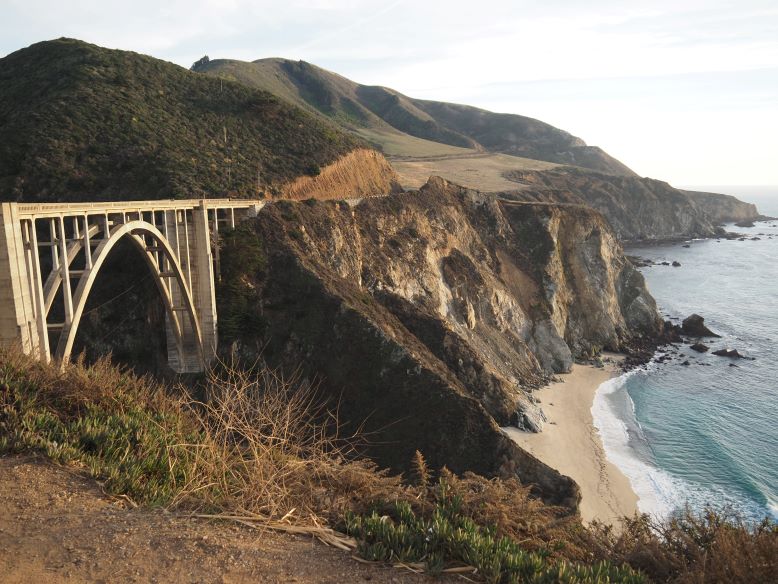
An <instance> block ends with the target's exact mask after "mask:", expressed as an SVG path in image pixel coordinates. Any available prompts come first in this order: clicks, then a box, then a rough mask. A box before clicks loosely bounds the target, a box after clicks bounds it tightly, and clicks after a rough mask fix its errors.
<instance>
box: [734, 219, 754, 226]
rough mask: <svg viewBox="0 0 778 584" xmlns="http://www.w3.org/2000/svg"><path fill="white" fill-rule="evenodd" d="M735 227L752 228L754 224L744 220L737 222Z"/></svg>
mask: <svg viewBox="0 0 778 584" xmlns="http://www.w3.org/2000/svg"><path fill="white" fill-rule="evenodd" d="M735 225H736V226H737V227H753V226H754V222H753V221H751V220H750V219H747V220H744V221H738V222H737V223H735Z"/></svg>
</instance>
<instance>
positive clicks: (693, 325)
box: [681, 314, 721, 338]
mask: <svg viewBox="0 0 778 584" xmlns="http://www.w3.org/2000/svg"><path fill="white" fill-rule="evenodd" d="M704 323H705V319H704V318H703V317H701V316H700V315H699V314H692V315H691V316H688V317H686V318H685V319H683V323H682V325H681V332H683V334H685V335H686V336H689V337H716V338H720V336H721V335H717V334H716V333H714V332H713V331H711V330H710V329H709V328H708V327H706V326H705V324H704Z"/></svg>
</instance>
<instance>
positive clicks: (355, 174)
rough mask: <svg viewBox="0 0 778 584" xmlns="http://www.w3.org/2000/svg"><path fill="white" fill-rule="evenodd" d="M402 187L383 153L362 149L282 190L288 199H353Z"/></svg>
mask: <svg viewBox="0 0 778 584" xmlns="http://www.w3.org/2000/svg"><path fill="white" fill-rule="evenodd" d="M398 190H400V186H399V184H398V182H397V176H396V175H395V173H394V170H392V167H391V166H390V165H389V163H388V162H387V160H386V159H385V158H384V157H383V155H381V154H379V153H378V152H376V151H375V150H369V149H367V148H359V149H357V150H354V151H352V152H349V153H348V154H346V155H345V156H342V157H341V158H339V159H338V160H336V161H335V162H333V163H332V164H329V165H327V166H325V167H324V168H322V169H321V171H320V172H319V174H318V175H316V176H301V177H298V178H297V179H295V180H294V181H292V182H291V183H289V184H287V185H285V186H284V187H283V188H282V189H281V197H283V198H286V199H298V200H300V199H350V198H361V197H372V196H375V195H386V194H389V193H392V192H396V191H398Z"/></svg>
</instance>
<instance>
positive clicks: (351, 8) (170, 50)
mask: <svg viewBox="0 0 778 584" xmlns="http://www.w3.org/2000/svg"><path fill="white" fill-rule="evenodd" d="M61 36H67V37H73V38H78V39H82V40H85V41H89V42H92V43H96V44H99V45H102V46H106V47H111V48H120V49H127V50H134V51H137V52H140V53H145V54H149V55H152V56H154V57H158V58H161V59H165V60H168V61H172V62H174V63H177V64H179V65H182V66H184V67H189V66H190V65H191V64H192V63H193V62H194V61H196V60H197V59H199V58H200V57H201V56H203V55H205V54H207V55H209V56H210V58H212V59H214V58H233V59H243V60H254V59H260V58H264V57H286V58H290V59H304V60H306V61H309V62H311V63H315V64H317V65H319V66H321V67H324V68H326V69H329V70H332V71H335V72H337V73H340V74H341V75H344V76H346V77H348V78H350V79H353V80H354V81H357V82H360V83H364V84H369V85H383V86H387V87H391V88H394V89H397V90H399V91H401V92H402V93H405V94H407V95H410V96H412V97H417V98H424V99H435V100H440V101H451V102H457V103H466V104H470V105H475V106H478V107H483V108H486V109H490V110H493V111H499V112H508V113H517V114H521V115H526V116H531V117H534V118H538V119H540V120H543V121H545V122H548V123H550V124H552V125H554V126H557V127H559V128H562V129H564V130H566V131H568V132H571V133H572V134H575V135H576V136H579V137H581V138H583V139H584V140H585V141H586V142H587V143H588V144H592V145H596V146H600V147H601V148H603V149H604V150H605V151H607V152H608V153H609V154H611V155H612V156H615V157H616V158H618V159H619V160H621V161H622V162H624V163H625V164H627V165H628V166H629V167H631V168H632V169H633V170H635V171H636V172H637V173H638V174H640V175H642V176H650V177H653V178H659V179H663V180H667V181H669V182H670V183H672V184H674V185H676V186H685V185H778V1H776V0H739V1H736V2H735V1H725V0H704V1H698V0H674V1H667V0H650V1H646V0H643V1H642V2H635V1H632V0H621V1H620V2H619V1H610V0H588V1H587V2H580V1H576V0H542V1H523V0H513V1H507V0H506V1H497V0H478V1H473V0H470V1H468V2H459V1H457V0H447V1H438V0H432V1H426V2H425V1H422V0H384V1H383V2H376V1H373V0H361V1H357V0H308V1H303V0H284V1H281V2H277V1H265V0H254V1H250V0H185V1H179V0H173V1H165V0H155V1H151V0H134V1H132V2H127V1H126V0H123V1H122V2H114V1H113V0H72V1H67V2H63V1H62V0H0V55H6V54H8V53H10V52H13V51H15V50H18V49H20V48H23V47H25V46H28V45H30V44H32V43H35V42H38V41H41V40H46V39H52V38H57V37H61Z"/></svg>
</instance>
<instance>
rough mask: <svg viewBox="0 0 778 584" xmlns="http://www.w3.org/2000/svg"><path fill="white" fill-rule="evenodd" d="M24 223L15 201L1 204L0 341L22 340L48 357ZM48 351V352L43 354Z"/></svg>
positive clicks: (34, 351)
mask: <svg viewBox="0 0 778 584" xmlns="http://www.w3.org/2000/svg"><path fill="white" fill-rule="evenodd" d="M26 227H29V226H25V225H22V223H21V221H19V218H18V217H17V212H16V205H15V204H12V203H2V205H0V344H2V345H11V344H13V343H19V344H20V346H21V348H22V349H23V350H24V352H25V353H27V354H40V356H41V357H42V358H43V359H44V360H48V357H49V356H48V351H45V350H43V349H42V347H43V346H44V345H43V344H42V342H41V341H42V339H41V338H40V334H39V322H38V317H39V311H38V310H36V307H35V298H36V296H35V294H36V293H37V290H34V289H33V281H32V278H31V273H30V271H31V270H32V269H33V266H32V265H30V264H31V261H32V259H31V258H32V256H31V254H32V253H35V254H37V253H38V250H37V249H32V246H31V244H30V242H29V241H28V242H27V245H25V239H24V237H23V234H22V229H23V228H26ZM44 353H45V354H44Z"/></svg>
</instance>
